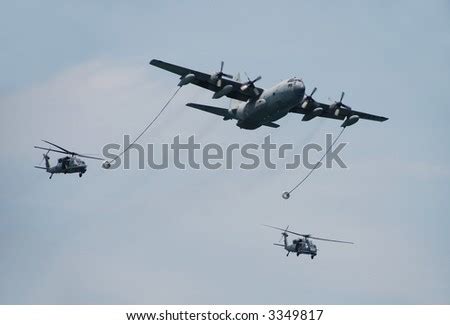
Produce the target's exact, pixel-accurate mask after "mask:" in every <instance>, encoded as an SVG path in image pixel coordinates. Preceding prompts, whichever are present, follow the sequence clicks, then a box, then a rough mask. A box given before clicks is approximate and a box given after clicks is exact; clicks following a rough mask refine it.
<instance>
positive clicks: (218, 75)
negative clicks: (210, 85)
mask: <svg viewBox="0 0 450 325" xmlns="http://www.w3.org/2000/svg"><path fill="white" fill-rule="evenodd" d="M223 65H224V62H223V61H222V62H220V71H218V72H216V73H214V74H213V76H212V78H211V79H213V80H214V81H216V85H217V87H222V77H227V78H230V79H233V76H232V75H230V74H227V73H224V72H223Z"/></svg>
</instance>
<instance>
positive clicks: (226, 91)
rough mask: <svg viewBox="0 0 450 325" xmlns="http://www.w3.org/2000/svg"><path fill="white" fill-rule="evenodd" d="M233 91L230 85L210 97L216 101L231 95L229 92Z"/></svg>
mask: <svg viewBox="0 0 450 325" xmlns="http://www.w3.org/2000/svg"><path fill="white" fill-rule="evenodd" d="M232 90H233V86H232V85H226V86H225V87H223V88H222V89H220V90H218V91H216V92H215V93H214V95H213V96H212V98H213V99H217V98H220V97H223V96H226V95H228V94H229V93H231V91H232Z"/></svg>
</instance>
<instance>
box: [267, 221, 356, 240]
mask: <svg viewBox="0 0 450 325" xmlns="http://www.w3.org/2000/svg"><path fill="white" fill-rule="evenodd" d="M263 226H266V227H269V228H273V229H278V230H281V231H284V232H285V233H290V234H293V235H297V236H301V237H304V238H311V239H316V240H323V241H329V242H334V243H342V244H354V243H353V242H350V241H343V240H336V239H328V238H321V237H314V236H311V235H310V234H300V233H298V232H295V231H290V230H287V229H283V228H279V227H274V226H269V225H263Z"/></svg>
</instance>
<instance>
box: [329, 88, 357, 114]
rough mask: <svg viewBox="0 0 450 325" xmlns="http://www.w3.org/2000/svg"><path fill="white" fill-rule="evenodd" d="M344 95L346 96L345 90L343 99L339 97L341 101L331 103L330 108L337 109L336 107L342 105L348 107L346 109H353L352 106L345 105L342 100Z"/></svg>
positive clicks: (342, 94)
mask: <svg viewBox="0 0 450 325" xmlns="http://www.w3.org/2000/svg"><path fill="white" fill-rule="evenodd" d="M344 96H345V93H344V92H342V93H341V99H339V101H338V102H336V101H335V102H334V103H333V104H331V105H330V109H332V110H336V109H339V108H341V107H344V108H346V109H350V110H351V109H352V108H351V107H350V106H347V105H345V104H343V103H342V100H343V99H344Z"/></svg>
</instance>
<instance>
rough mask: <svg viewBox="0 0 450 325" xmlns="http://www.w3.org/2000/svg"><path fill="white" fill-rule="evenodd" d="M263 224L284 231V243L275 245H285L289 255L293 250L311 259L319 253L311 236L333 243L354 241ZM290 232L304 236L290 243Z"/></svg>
mask: <svg viewBox="0 0 450 325" xmlns="http://www.w3.org/2000/svg"><path fill="white" fill-rule="evenodd" d="M263 226H266V227H269V228H273V229H278V230H281V231H282V233H281V235H282V236H283V237H282V239H284V244H277V243H274V245H275V246H281V247H284V249H285V250H286V251H287V254H286V256H289V253H291V252H293V253H296V254H297V256H299V255H300V254H305V255H310V256H311V259H313V258H314V256H316V255H317V246H316V245H314V244H313V243H312V241H311V240H309V239H310V238H311V239H316V240H323V241H330V242H333V243H342V244H353V243H352V242H349V241H342V240H335V239H327V238H320V237H313V236H311V235H310V234H299V233H298V232H294V231H290V230H288V228H289V226H287V227H286V229H283V228H278V227H274V226H269V225H263ZM288 233H290V234H294V235H297V236H300V237H303V238H297V239H294V240H293V241H292V244H288V241H287V237H288Z"/></svg>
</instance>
